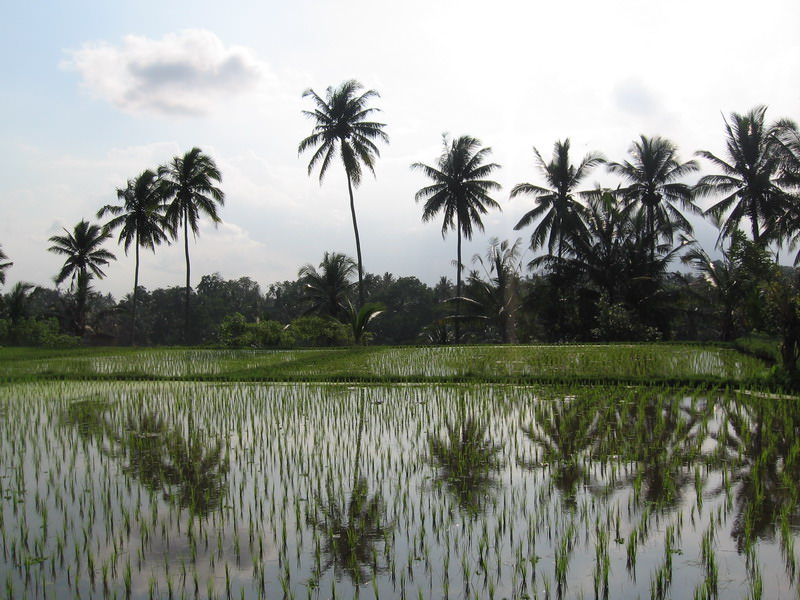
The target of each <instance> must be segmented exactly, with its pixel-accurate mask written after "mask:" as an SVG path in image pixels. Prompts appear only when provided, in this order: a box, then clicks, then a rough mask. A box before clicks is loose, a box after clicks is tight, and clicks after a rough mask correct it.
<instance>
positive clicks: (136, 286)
mask: <svg viewBox="0 0 800 600" xmlns="http://www.w3.org/2000/svg"><path fill="white" fill-rule="evenodd" d="M138 293H139V232H138V231H137V232H136V266H135V267H134V269H133V309H132V310H131V346H135V345H136V298H137V295H138Z"/></svg>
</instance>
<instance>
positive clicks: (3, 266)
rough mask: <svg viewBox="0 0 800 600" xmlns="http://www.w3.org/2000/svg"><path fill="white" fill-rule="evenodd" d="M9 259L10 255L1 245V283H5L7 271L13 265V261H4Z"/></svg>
mask: <svg viewBox="0 0 800 600" xmlns="http://www.w3.org/2000/svg"><path fill="white" fill-rule="evenodd" d="M6 260H8V256H6V253H5V252H3V247H2V246H0V284H5V282H6V271H7V270H8V269H9V267H11V265H13V264H14V263H13V262H3V261H6Z"/></svg>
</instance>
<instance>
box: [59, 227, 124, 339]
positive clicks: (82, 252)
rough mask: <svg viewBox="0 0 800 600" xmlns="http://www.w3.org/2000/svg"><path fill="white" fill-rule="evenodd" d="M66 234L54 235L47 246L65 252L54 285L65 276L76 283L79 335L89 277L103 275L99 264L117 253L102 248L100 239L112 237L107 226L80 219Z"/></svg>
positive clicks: (101, 264)
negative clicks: (62, 263) (64, 257)
mask: <svg viewBox="0 0 800 600" xmlns="http://www.w3.org/2000/svg"><path fill="white" fill-rule="evenodd" d="M64 232H65V233H66V235H54V236H53V237H51V238H50V242H51V243H52V244H53V245H52V246H50V248H48V250H49V251H50V252H53V253H55V254H61V255H63V256H66V257H67V259H66V260H65V261H64V266H63V267H61V271H59V273H58V275H56V278H55V282H56V285H60V284H61V283H63V282H64V281H65V280H66V279H67V278H68V277H71V278H72V283H71V286H75V287H76V298H77V319H76V321H77V322H76V329H77V333H78V335H83V334H84V332H85V331H86V300H87V298H88V295H89V281H90V280H91V279H92V277H97V278H98V279H102V278H103V277H105V276H106V274H105V273H104V272H103V270H102V269H101V267H104V266H106V265H107V264H108V263H109V261H112V260H116V257H115V256H114V255H113V254H112V253H111V252H109V251H108V250H105V249H103V248H102V247H101V246H102V245H103V243H104V242H105V241H106V240H108V239H109V238H110V237H111V234H110V233H109V232H108V229H106V228H105V227H102V226H100V225H94V224H91V223H89V222H88V221H86V220H83V221H80V222H79V223H78V224H77V225H75V227H74V228H73V230H72V231H71V232H70V231H67V230H66V229H64Z"/></svg>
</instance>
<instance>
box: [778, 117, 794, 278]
mask: <svg viewBox="0 0 800 600" xmlns="http://www.w3.org/2000/svg"><path fill="white" fill-rule="evenodd" d="M773 131H774V139H775V150H776V152H777V154H778V157H779V159H780V161H781V169H780V177H779V182H780V185H781V187H782V189H784V190H785V191H787V192H788V193H789V194H791V195H790V196H789V198H788V208H787V211H786V212H785V213H784V214H783V215H781V216H780V217H779V218H778V222H777V223H776V231H775V233H776V237H777V238H778V240H780V241H784V240H788V241H789V247H790V248H791V249H794V248H796V247H797V246H798V244H799V243H800V233H799V232H800V129H798V127H797V124H796V123H794V122H793V121H789V120H781V121H778V122H777V123H776V124H775V126H774V128H773ZM799 262H800V252H798V253H797V254H796V255H795V257H794V264H795V265H797V264H798V263H799Z"/></svg>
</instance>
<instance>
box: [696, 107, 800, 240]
mask: <svg viewBox="0 0 800 600" xmlns="http://www.w3.org/2000/svg"><path fill="white" fill-rule="evenodd" d="M766 111H767V107H766V106H757V107H756V108H754V109H752V110H751V111H750V112H748V113H746V114H744V115H740V114H738V113H731V116H730V121H729V120H728V119H725V134H726V136H727V141H726V148H727V154H728V157H727V160H723V159H722V158H719V157H717V156H715V155H714V154H712V153H711V152H709V151H708V150H700V151H699V152H698V153H697V154H698V155H699V156H702V157H703V158H705V159H706V160H708V161H710V162H711V163H712V164H713V165H714V166H715V167H716V168H718V169H719V170H720V171H722V173H721V174H718V175H705V176H703V177H702V178H701V179H700V181H698V182H697V185H696V186H695V193H696V194H698V195H699V196H711V195H718V194H721V195H722V196H724V197H723V198H722V200H719V201H717V202H716V203H715V204H713V205H712V206H710V207H709V208H707V209H706V211H705V213H704V214H705V215H711V216H712V217H713V218H714V219H716V220H717V221H719V222H720V223H722V226H721V228H720V241H721V240H722V239H723V238H725V237H730V236H731V235H733V232H734V231H736V230H737V229H738V228H739V223H740V222H741V221H742V219H749V220H750V227H751V232H752V237H753V241H754V242H757V243H760V242H762V241H763V240H762V237H763V236H764V234H765V233H767V232H768V231H769V230H770V229H771V228H772V227H773V226H774V224H775V222H776V220H777V219H778V218H779V217H780V216H781V215H782V214H783V213H784V211H785V208H786V203H787V199H788V198H787V194H786V193H785V192H784V190H783V189H781V187H780V185H779V183H780V181H779V174H780V167H781V157H780V154H779V152H778V151H777V146H776V144H775V136H774V133H775V132H774V129H773V128H770V127H767V126H766V124H765V123H764V116H765V114H766ZM723 219H724V222H723Z"/></svg>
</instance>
